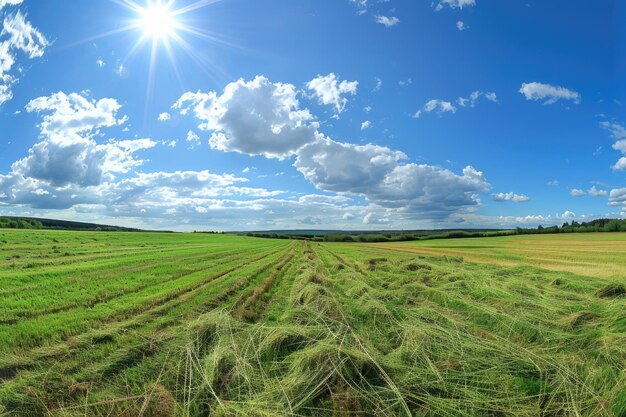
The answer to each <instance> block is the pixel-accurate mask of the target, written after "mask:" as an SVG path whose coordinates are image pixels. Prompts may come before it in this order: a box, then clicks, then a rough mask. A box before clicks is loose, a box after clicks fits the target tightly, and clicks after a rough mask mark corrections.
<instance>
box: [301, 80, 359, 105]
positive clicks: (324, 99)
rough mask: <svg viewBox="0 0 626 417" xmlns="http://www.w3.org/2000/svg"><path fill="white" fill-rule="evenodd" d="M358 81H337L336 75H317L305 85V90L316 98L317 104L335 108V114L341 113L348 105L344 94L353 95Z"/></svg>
mask: <svg viewBox="0 0 626 417" xmlns="http://www.w3.org/2000/svg"><path fill="white" fill-rule="evenodd" d="M358 86H359V82H358V81H346V80H343V81H341V82H340V81H339V78H338V77H337V75H336V74H334V73H332V72H331V73H330V74H328V75H326V76H322V75H318V76H317V77H315V78H314V79H312V80H311V81H309V82H308V83H307V89H308V90H309V91H311V92H312V93H313V96H314V97H316V98H317V100H318V103H319V104H324V105H333V106H335V112H336V113H337V114H339V113H342V112H343V111H344V109H345V107H346V104H348V99H347V98H346V97H344V95H346V94H351V95H355V94H356V92H357V88H358Z"/></svg>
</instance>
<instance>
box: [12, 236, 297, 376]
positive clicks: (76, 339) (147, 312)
mask: <svg viewBox="0 0 626 417" xmlns="http://www.w3.org/2000/svg"><path fill="white" fill-rule="evenodd" d="M290 246H291V245H288V246H285V247H281V248H278V249H276V250H273V251H270V252H269V253H266V254H263V255H262V256H257V257H254V258H252V259H250V260H249V261H247V262H243V263H240V264H238V265H237V266H234V267H231V268H228V269H226V270H223V271H220V272H219V273H217V274H214V275H212V276H210V277H209V278H207V279H205V280H203V281H202V282H200V283H198V284H196V285H194V286H192V287H188V288H186V289H184V290H182V291H179V292H176V293H170V294H168V295H167V296H166V297H162V298H160V299H158V300H153V301H152V302H150V303H143V304H141V309H132V310H131V311H124V312H119V313H125V315H126V316H128V315H131V314H132V316H133V317H132V318H131V319H126V320H125V321H118V320H119V319H120V315H116V316H110V317H108V318H107V320H103V321H99V323H100V324H104V326H100V327H99V328H98V329H94V330H92V331H89V332H86V333H80V334H76V335H74V336H71V337H69V338H68V339H66V340H65V341H63V343H62V344H60V345H57V348H56V349H55V347H54V346H44V347H40V346H36V347H33V348H32V349H31V350H30V352H31V354H32V357H31V358H29V359H31V360H29V361H28V362H33V361H34V360H44V359H60V358H67V357H68V355H69V356H72V355H75V354H78V353H79V352H80V350H81V349H82V348H84V347H88V346H91V345H92V344H93V342H92V338H93V336H96V335H98V334H101V333H102V332H103V330H105V329H106V324H107V323H111V322H115V326H114V330H113V329H112V330H113V331H114V332H122V331H125V330H129V329H132V328H134V327H138V326H140V324H141V323H142V322H147V321H148V320H149V319H150V318H155V317H157V316H159V315H162V314H165V313H166V312H167V311H168V310H170V309H172V308H175V307H176V306H178V305H180V304H182V303H184V302H186V301H188V300H189V299H192V298H193V297H194V296H195V295H196V294H197V293H198V292H200V291H201V290H202V289H204V288H205V287H206V286H208V285H210V284H212V283H214V282H215V281H216V280H218V279H220V278H222V277H224V276H226V275H228V274H230V273H232V272H234V271H236V270H238V269H241V268H242V267H245V266H248V265H251V264H254V263H256V262H258V261H260V260H263V259H265V258H267V257H270V256H272V255H274V254H276V253H279V252H281V251H289V249H290ZM269 267H270V265H269V264H268V265H263V266H262V267H261V268H259V269H258V270H257V272H256V273H257V274H258V273H262V272H263V271H265V270H267V269H268V268H269ZM248 278H249V277H248V276H244V277H242V278H241V279H239V280H237V281H236V283H237V284H239V285H241V284H242V282H243V281H246V280H247V279H248ZM239 285H237V286H233V285H230V286H229V287H228V288H227V290H226V292H224V293H222V294H220V295H218V296H217V297H216V299H215V300H211V301H209V302H208V303H209V304H208V305H209V306H210V307H209V309H212V308H215V307H217V306H219V305H220V303H221V301H222V300H224V299H226V298H228V296H230V295H232V294H233V292H235V291H236V289H237V288H238V287H239ZM90 335H91V337H90ZM68 346H69V347H70V352H68V351H67V350H65V348H67V347H68ZM37 350H41V353H39V354H37V352H36V351H37ZM20 357H21V358H22V359H24V358H25V357H29V354H28V353H26V354H21V355H20ZM0 363H1V362H0ZM29 368H30V366H29V365H28V364H23V365H20V364H18V363H15V362H14V363H12V364H6V363H5V364H1V365H0V374H3V373H4V374H6V375H7V376H8V377H7V378H5V380H7V379H12V378H14V377H15V376H17V374H18V370H20V369H29ZM2 370H6V372H2ZM9 370H10V372H9ZM1 380H2V379H1V378H0V381H1Z"/></svg>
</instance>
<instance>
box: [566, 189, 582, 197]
mask: <svg viewBox="0 0 626 417" xmlns="http://www.w3.org/2000/svg"><path fill="white" fill-rule="evenodd" d="M569 194H570V195H571V196H572V197H582V196H584V195H585V192H584V191H583V190H581V189H579V188H572V189H571V190H570V192H569Z"/></svg>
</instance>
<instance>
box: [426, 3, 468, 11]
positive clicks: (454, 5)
mask: <svg viewBox="0 0 626 417" xmlns="http://www.w3.org/2000/svg"><path fill="white" fill-rule="evenodd" d="M475 5H476V0H440V1H439V2H438V3H436V4H435V10H436V11H440V10H442V9H443V8H444V6H448V7H450V8H451V9H462V8H463V7H471V6H475Z"/></svg>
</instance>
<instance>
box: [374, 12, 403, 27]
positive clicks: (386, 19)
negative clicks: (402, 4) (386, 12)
mask: <svg viewBox="0 0 626 417" xmlns="http://www.w3.org/2000/svg"><path fill="white" fill-rule="evenodd" d="M376 23H380V24H381V25H383V26H385V27H388V28H390V27H393V26H395V25H397V24H398V23H400V19H398V18H397V17H395V16H383V15H379V16H376Z"/></svg>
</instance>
